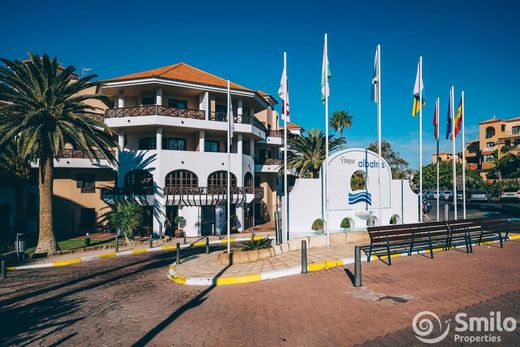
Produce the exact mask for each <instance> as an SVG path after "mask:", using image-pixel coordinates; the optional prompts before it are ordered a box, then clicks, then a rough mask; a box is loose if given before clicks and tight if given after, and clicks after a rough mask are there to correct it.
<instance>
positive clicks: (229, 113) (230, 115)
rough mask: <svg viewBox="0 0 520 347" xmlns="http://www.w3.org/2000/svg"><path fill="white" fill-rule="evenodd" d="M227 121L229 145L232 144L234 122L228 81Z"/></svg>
mask: <svg viewBox="0 0 520 347" xmlns="http://www.w3.org/2000/svg"><path fill="white" fill-rule="evenodd" d="M227 93H228V95H227V100H228V104H227V119H228V128H229V131H228V136H229V145H231V143H232V142H233V132H234V131H235V120H234V117H233V102H232V101H231V89H230V88H229V81H228V90H227Z"/></svg>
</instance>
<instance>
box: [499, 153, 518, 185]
mask: <svg viewBox="0 0 520 347" xmlns="http://www.w3.org/2000/svg"><path fill="white" fill-rule="evenodd" d="M496 168H497V170H498V172H499V173H500V176H501V177H502V178H509V179H511V178H520V158H519V157H517V156H516V155H514V154H512V153H507V154H506V155H504V156H503V157H501V158H500V159H498V160H497V164H496Z"/></svg>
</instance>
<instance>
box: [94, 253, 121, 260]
mask: <svg viewBox="0 0 520 347" xmlns="http://www.w3.org/2000/svg"><path fill="white" fill-rule="evenodd" d="M115 256H117V253H108V254H101V255H98V258H99V259H108V258H113V257H115Z"/></svg>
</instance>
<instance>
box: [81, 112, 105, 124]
mask: <svg viewBox="0 0 520 347" xmlns="http://www.w3.org/2000/svg"><path fill="white" fill-rule="evenodd" d="M85 117H87V118H90V119H93V120H95V121H98V122H100V123H103V122H104V121H105V116H104V115H102V114H99V113H93V112H89V113H85Z"/></svg>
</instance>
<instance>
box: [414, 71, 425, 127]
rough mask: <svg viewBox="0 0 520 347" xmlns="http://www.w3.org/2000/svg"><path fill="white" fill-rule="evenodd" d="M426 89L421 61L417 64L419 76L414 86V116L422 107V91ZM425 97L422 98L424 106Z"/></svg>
mask: <svg viewBox="0 0 520 347" xmlns="http://www.w3.org/2000/svg"><path fill="white" fill-rule="evenodd" d="M423 89H424V84H423V81H422V67H421V63H420V62H419V63H418V64H417V76H416V77H415V85H414V87H413V106H412V116H414V117H415V115H416V114H417V112H419V110H420V109H421V104H420V103H421V100H419V99H420V98H421V95H420V94H421V92H422V91H423ZM424 105H425V103H424V99H423V100H422V106H423V107H424Z"/></svg>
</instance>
